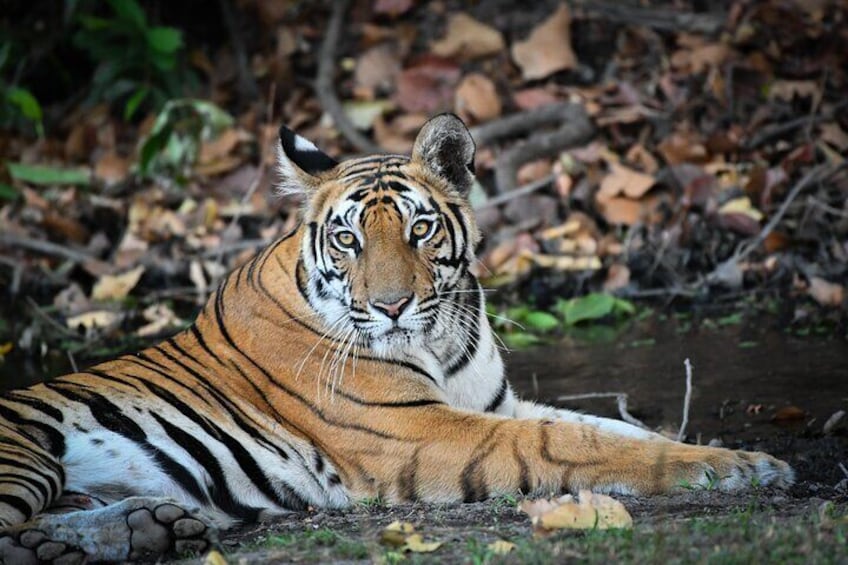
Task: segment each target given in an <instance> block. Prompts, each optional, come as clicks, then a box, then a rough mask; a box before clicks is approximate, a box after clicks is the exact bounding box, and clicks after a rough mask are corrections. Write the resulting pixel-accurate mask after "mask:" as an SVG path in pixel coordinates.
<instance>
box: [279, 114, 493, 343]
mask: <svg viewBox="0 0 848 565" xmlns="http://www.w3.org/2000/svg"><path fill="white" fill-rule="evenodd" d="M473 162H474V142H473V140H472V138H471V134H470V133H469V131H468V129H467V128H466V127H465V125H464V124H463V123H462V121H461V120H460V119H459V118H457V117H456V116H454V115H451V114H442V115H440V116H437V117H435V118H433V119H431V120H430V121H428V122H427V123H426V124H425V125H424V126H423V127H422V129H421V131H420V132H419V134H418V136H417V138H416V140H415V144H414V146H413V150H412V156H411V157H407V156H400V155H373V156H368V157H363V158H358V159H351V160H347V161H344V162H342V163H336V162H335V161H334V160H333V159H331V158H330V157H329V156H327V155H326V154H324V153H323V152H321V151H320V150H319V149H317V148H316V147H315V146H314V145H313V144H312V143H311V142H309V141H307V140H306V139H304V138H302V137H300V136H298V135H296V134H295V133H293V132H292V131H291V130H289V129H287V128H285V127H283V128H281V130H280V144H279V151H278V164H279V171H280V175H281V177H282V187H281V189H282V191H283V192H284V193H300V194H302V195H303V197H304V209H303V224H302V225H303V229H304V230H306V231H305V233H304V236H303V240H302V241H303V243H302V247H301V253H300V262H301V265H300V266H299V269H298V272H299V273H300V277H299V281H298V286H299V287H300V289H301V291H302V292H303V293H304V295H305V296H306V297H307V300H308V301H309V302H310V304H311V305H312V306H313V308H314V309H315V310H316V311H317V312H318V313H319V314H320V315H321V316H322V317H323V318H324V321H325V323H326V324H327V325H328V326H329V327H328V331H330V332H333V333H334V334H336V335H337V336H342V337H344V338H345V339H347V340H348V341H350V342H351V343H353V342H354V341H356V342H357V343H360V344H362V345H365V346H367V347H370V348H371V349H373V350H374V351H375V352H376V353H378V354H382V355H386V356H391V355H392V353H394V352H400V351H402V350H404V349H407V348H408V347H409V346H412V347H416V346H420V345H421V344H423V343H424V341H425V340H424V338H425V337H432V336H434V335H436V336H438V335H442V336H445V335H448V334H449V333H450V332H451V324H456V323H459V321H458V320H463V319H466V318H468V317H471V316H469V314H471V313H472V310H473V307H474V306H475V305H474V304H469V301H471V302H473V301H474V300H475V298H473V297H471V296H463V295H464V294H466V293H467V294H469V295H470V294H474V293H479V287H478V285H477V282H476V279H474V277H473V275H471V274H470V272H469V270H468V268H469V266H470V265H471V263H472V262H473V261H474V249H475V247H476V244H477V243H478V241H479V238H480V235H479V232H478V229H477V225H476V223H475V222H474V218H473V214H472V211H471V208H470V206H469V203H468V193H469V191H470V189H471V186H472V184H473V182H474V176H473V173H472V168H473ZM476 300H477V302H476V308H479V306H480V302H479V300H480V299H479V297H478V298H477V299H476ZM463 309H464V311H463ZM454 329H455V328H454Z"/></svg>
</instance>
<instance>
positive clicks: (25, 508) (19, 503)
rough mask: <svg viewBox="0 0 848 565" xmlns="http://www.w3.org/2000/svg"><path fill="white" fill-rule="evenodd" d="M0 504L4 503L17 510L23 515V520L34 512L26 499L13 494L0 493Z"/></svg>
mask: <svg viewBox="0 0 848 565" xmlns="http://www.w3.org/2000/svg"><path fill="white" fill-rule="evenodd" d="M0 504H6V505H7V506H11V507H12V508H14V509H15V510H17V511H18V512H20V513H21V514H23V515H24V520H27V519H28V518H29V517H30V516H32V515H33V514H35V509H33V507H32V506H30V505H29V504H28V503H27V501H26V500H24V499H23V498H21V497H19V496H15V495H13V494H0ZM39 510H40V508H39Z"/></svg>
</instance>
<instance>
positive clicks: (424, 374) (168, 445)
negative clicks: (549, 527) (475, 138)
mask: <svg viewBox="0 0 848 565" xmlns="http://www.w3.org/2000/svg"><path fill="white" fill-rule="evenodd" d="M473 155H474V146H473V142H472V141H471V138H470V135H469V134H468V131H467V130H466V128H465V126H464V125H463V124H462V123H461V122H460V121H459V120H458V119H457V118H455V117H453V116H449V115H443V116H439V117H437V118H434V119H433V120H431V121H430V122H428V123H427V124H426V125H425V126H424V128H423V129H422V132H421V133H420V134H419V136H418V139H417V141H416V144H415V148H414V150H413V155H412V157H411V158H410V157H402V156H396V155H380V156H372V157H365V158H361V159H354V160H350V161H346V162H343V163H341V164H336V163H335V162H334V161H333V160H332V159H330V158H329V157H327V156H326V155H324V154H323V153H321V152H320V151H319V150H318V149H316V148H315V146H314V145H312V144H311V143H309V142H308V141H306V140H304V139H302V138H300V137H297V136H295V135H294V134H293V133H292V132H290V131H289V130H286V129H285V128H283V130H282V131H281V143H280V159H279V161H280V172H281V174H282V176H283V189H284V190H287V191H290V192H291V191H296V192H300V193H302V194H304V196H305V205H304V209H303V212H302V215H303V221H302V223H301V224H300V226H299V227H298V228H297V229H296V230H295V231H293V232H292V233H290V234H288V235H287V236H285V237H283V238H282V239H280V240H279V241H277V242H275V243H273V244H272V245H270V246H268V247H267V248H266V249H265V250H264V251H262V252H260V253H259V254H258V255H257V256H256V257H255V258H254V259H252V260H251V261H249V262H248V263H247V264H245V265H244V266H242V267H241V268H238V269H237V270H235V271H234V272H233V273H232V274H230V275H229V277H228V278H227V279H226V280H225V281H224V282H223V284H222V285H221V286H220V288H218V290H217V292H216V293H215V294H214V296H212V297H211V298H210V300H209V301H208V303H207V304H206V306H205V307H204V308H203V310H202V311H201V312H200V314H199V315H198V317H197V320H196V321H195V323H194V324H193V325H192V326H191V327H190V328H189V329H187V330H185V331H183V332H182V333H180V334H178V335H176V336H174V337H172V338H170V339H168V340H166V341H164V342H163V343H161V344H159V345H156V346H154V347H151V348H148V349H146V350H144V351H141V352H140V353H138V354H135V355H126V356H124V357H121V358H119V359H116V360H114V361H109V362H107V363H102V364H100V365H97V366H95V367H92V368H90V369H87V370H85V371H82V372H80V373H75V374H71V375H66V376H63V377H60V378H57V379H55V380H53V381H50V382H46V383H43V384H39V385H36V386H33V387H30V388H28V389H24V390H17V391H13V392H9V393H7V394H5V395H3V397H2V399H0V524H1V525H2V526H5V527H6V528H7V529H6V530H5V534H0V557H4V558H5V559H6V560H7V561H8V560H10V559H18V558H24V557H26V558H30V557H32V558H33V559H34V558H35V557H33V556H36V557H38V556H37V555H36V552H37V551H41V549H39V548H43V547H44V546H43V545H38V544H39V543H42V544H43V539H48V540H51V541H52V542H58V543H60V545H63V547H64V548H65V549H63V550H62V551H64V553H62V555H70V554H68V553H67V552H68V551H77V550H79V555H82V552H85V553H87V554H89V555H93V556H95V557H97V558H100V559H124V558H128V557H132V558H144V557H155V556H156V555H158V554H160V553H163V552H167V551H173V550H174V549H175V545H174V540H175V538H178V537H179V536H178V535H176V534H175V533H174V532H176V531H177V530H178V528H177V527H176V526H174V525H173V524H177V522H179V521H180V520H177V519H176V518H172V517H173V516H183V517H184V518H182V519H189V518H190V519H191V520H195V521H196V523H199V524H200V526H197V527H195V528H194V529H193V530H192V531H193V532H194V534H192V535H193V536H194V537H192V536H186V539H187V540H188V541H189V542H190V541H191V540H192V539H193V540H194V541H198V540H200V541H203V540H206V539H208V535H207V534H208V533H209V531H206V530H203V525H205V524H209V525H212V526H216V527H219V528H228V527H231V526H233V525H235V524H238V523H243V522H250V521H255V520H261V519H265V518H268V517H271V516H274V515H280V514H283V513H285V512H286V511H287V510H290V509H300V508H305V507H307V506H323V507H342V506H345V505H347V504H349V503H350V502H351V501H353V500H356V499H362V498H365V497H381V498H382V499H384V500H387V501H392V502H397V501H407V500H424V501H441V502H452V501H472V500H480V499H483V498H486V497H489V496H492V495H496V494H499V493H515V492H523V493H531V492H553V491H562V490H566V489H567V490H574V489H578V488H592V489H594V490H596V491H609V492H625V493H639V494H652V493H663V492H668V491H670V490H672V489H674V488H675V487H677V486H679V485H680V484H681V483H682V482H686V483H688V484H706V483H707V482H712V481H715V480H716V477H718V478H719V479H720V480H719V481H718V483H719V486H720V487H721V488H725V489H728V490H733V489H740V488H746V487H748V486H750V485H751V482H752V479H755V480H757V481H758V482H759V483H760V484H777V485H785V484H788V483H791V482H792V480H793V474H792V471H791V469H790V468H789V467H788V466H787V465H786V464H785V463H783V462H781V461H778V460H776V459H774V458H772V457H770V456H768V455H765V454H762V453H745V452H738V451H730V450H725V449H716V448H709V447H701V446H692V445H684V444H680V443H676V442H672V441H668V440H665V439H663V438H661V437H659V436H656V435H654V434H651V433H650V432H645V431H643V430H641V429H638V428H635V427H632V426H629V425H628V424H625V423H623V422H618V421H613V420H606V419H601V418H594V417H591V416H583V415H580V414H576V413H573V412H568V411H564V410H557V409H554V408H551V407H547V406H539V405H536V404H533V403H530V402H525V401H521V400H519V399H518V398H517V397H516V396H515V394H514V393H513V391H512V390H511V388H510V386H509V383H508V382H507V380H506V378H505V376H504V374H503V364H502V361H501V357H500V354H499V351H498V349H497V347H496V344H495V342H494V341H493V335H492V332H491V330H490V328H489V325H488V321H487V318H486V315H485V308H484V295H483V292H482V290H481V288H480V285H479V283H478V282H477V280H476V279H475V278H474V276H473V275H472V274H471V272H470V270H469V267H470V266H471V264H472V262H473V261H474V251H473V250H474V247H475V245H476V244H477V242H478V240H479V237H480V235H479V233H478V230H477V227H476V225H475V223H474V219H473V214H472V211H471V209H470V207H469V204H468V200H467V194H468V191H469V189H470V186H471V183H472V182H473V176H472V173H471V172H470V166H471V163H472V162H473ZM168 501H170V502H168ZM163 509H164V510H163ZM175 509H176V510H175ZM184 509H196V511H194V510H192V511H191V513H190V514H186V510H184ZM57 510H72V512H70V513H66V514H61V515H54V514H51V512H54V511H57ZM128 516H129V517H130V518H127V517H128ZM169 516H171V518H169ZM110 520H111V521H115V520H117V521H118V522H120V523H121V527H120V528H118V529H117V530H115V529H114V528H113V529H112V530H110V529H109V528H112V526H108V527H107V526H106V524H107V523H111V522H110ZM169 520H170V521H169ZM175 520H176V521H175ZM118 522H116V523H118ZM124 523H126V524H128V526H127V525H125V524H124ZM191 523H192V524H194V523H195V522H191ZM133 524H135V525H133ZM138 524H141V525H140V526H139V525H138ZM169 528H170V529H169ZM182 529H183V530H184V529H185V528H182ZM107 530H108V531H109V532H111V533H109V535H106V534H104V533H103V532H104V531H107ZM33 532H41V534H37V535H36V534H33ZM45 532H46V533H45ZM69 532H70V533H69ZM139 532H141V533H143V534H144V536H142V535H141V534H140V533H139ZM163 532H164V533H163ZM42 534H44V535H42ZM27 535H29V537H27ZM33 536H35V537H34V538H33ZM39 536H41V537H39ZM45 536H46V537H45ZM145 536H146V537H145ZM35 538H37V540H36V542H37V543H36V542H32V541H31V540H32V539H35ZM141 538H144V539H147V540H148V541H147V542H145V543H147V545H144V544H142V543H140V542H138V539H141ZM28 540H29V541H28ZM38 540H42V541H38ZM150 540H153V541H152V542H151V541H150ZM178 541H179V540H178ZM182 541H185V540H182ZM28 543H29V545H30V546H32V547H29V546H28V545H27V544H28ZM202 546H203V544H202V543H198V544H196V545H195V546H192V545H191V544H189V545H184V546H183V548H185V547H202ZM50 547H53V548H54V549H55V547H54V546H50ZM176 549H178V547H176ZM46 553H49V552H48V551H47V550H45V551H41V554H46ZM54 553H55V551H54ZM41 554H38V555H41ZM51 555H52V554H51ZM21 556H23V557H21ZM41 557H43V555H41ZM41 557H39V558H41Z"/></svg>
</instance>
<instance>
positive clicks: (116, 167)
mask: <svg viewBox="0 0 848 565" xmlns="http://www.w3.org/2000/svg"><path fill="white" fill-rule="evenodd" d="M129 172H130V163H129V161H128V160H127V159H124V158H123V157H121V156H120V155H118V154H116V153H114V152H112V151H110V152H109V153H106V154H105V155H103V157H101V158H100V160H99V161H97V165H95V167H94V176H95V177H96V178H97V179H98V180H99V181H100V182H102V183H103V184H105V185H107V186H112V185H114V184H118V183H119V182H123V181H124V180H125V179H126V178H127V175H129Z"/></svg>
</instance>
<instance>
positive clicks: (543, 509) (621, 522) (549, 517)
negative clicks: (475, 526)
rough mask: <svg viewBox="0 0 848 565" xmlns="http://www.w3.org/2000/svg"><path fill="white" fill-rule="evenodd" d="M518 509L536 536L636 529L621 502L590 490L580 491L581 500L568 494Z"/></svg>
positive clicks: (524, 505) (522, 505) (531, 502)
mask: <svg viewBox="0 0 848 565" xmlns="http://www.w3.org/2000/svg"><path fill="white" fill-rule="evenodd" d="M519 509H520V510H522V511H523V512H525V513H526V514H527V515H528V516H530V520H531V522H532V523H533V527H534V530H535V531H536V533H548V532H550V531H551V530H558V529H581V530H586V529H599V530H606V529H610V528H632V527H633V518H631V517H630V513H629V512H627V509H626V508H625V507H624V505H623V504H622V503H620V502H619V501H617V500H615V499H614V498H611V497H609V496H606V495H603V494H594V493H592V492H591V491H588V490H581V491H580V493H579V495H578V500H575V498H574V497H573V496H571V495H570V494H567V495H565V496H562V497H560V498H558V499H556V500H542V501H538V500H537V501H524V502H522V503H521V504H520V505H519Z"/></svg>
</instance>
